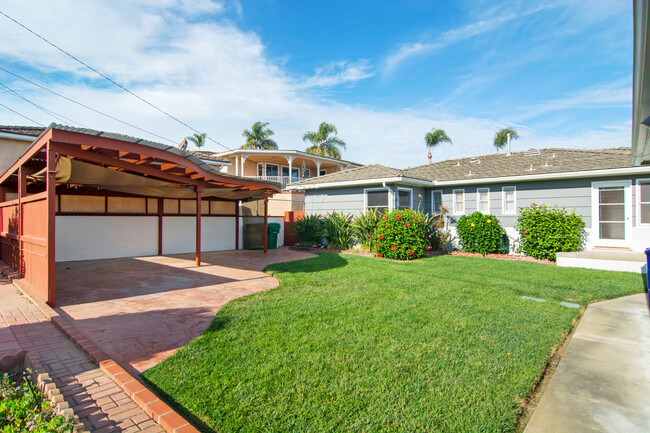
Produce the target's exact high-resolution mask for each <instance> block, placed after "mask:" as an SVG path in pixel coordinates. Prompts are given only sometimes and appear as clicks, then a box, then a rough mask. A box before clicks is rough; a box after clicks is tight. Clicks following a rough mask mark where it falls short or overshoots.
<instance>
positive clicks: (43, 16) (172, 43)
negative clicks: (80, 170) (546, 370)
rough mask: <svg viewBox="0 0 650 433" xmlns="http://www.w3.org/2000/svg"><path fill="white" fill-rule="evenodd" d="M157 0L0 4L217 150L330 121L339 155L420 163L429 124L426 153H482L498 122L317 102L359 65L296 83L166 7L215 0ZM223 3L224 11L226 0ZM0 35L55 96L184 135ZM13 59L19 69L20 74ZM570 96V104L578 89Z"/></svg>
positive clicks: (366, 70) (63, 108) (357, 76)
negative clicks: (341, 146) (434, 138)
mask: <svg viewBox="0 0 650 433" xmlns="http://www.w3.org/2000/svg"><path fill="white" fill-rule="evenodd" d="M158 4H159V2H154V1H153V0H141V1H138V2H135V1H124V2H121V3H118V4H116V3H113V2H109V3H97V2H76V1H73V0H60V1H57V2H56V4H54V3H52V2H48V1H45V0H43V1H40V2H39V1H36V0H31V1H25V0H22V1H18V0H13V1H6V2H3V7H2V10H3V11H4V12H6V13H8V14H9V15H11V16H14V17H15V18H16V19H18V20H20V21H23V22H24V23H25V24H26V25H27V26H29V27H31V28H33V29H35V30H38V31H39V33H42V34H43V35H44V36H46V37H48V38H50V39H51V40H52V41H53V42H55V43H57V44H59V45H60V46H62V47H64V48H65V49H67V50H69V51H70V52H71V53H73V54H74V55H76V56H78V57H79V58H81V59H83V60H84V61H87V62H88V63H89V64H91V65H93V66H96V67H97V68H98V69H99V70H101V71H102V72H105V73H106V74H107V75H109V76H111V77H113V78H115V79H116V80H118V81H119V82H121V83H124V84H126V86H127V87H129V88H130V89H131V90H133V91H134V92H136V93H137V94H139V95H140V96H142V97H144V98H145V99H147V100H149V101H151V102H152V103H154V104H155V105H157V106H159V107H161V108H162V109H164V110H166V111H169V112H171V113H173V114H174V115H175V116H177V117H179V118H181V119H183V120H184V121H185V122H187V123H189V124H190V125H193V126H194V127H195V128H197V129H198V130H200V131H205V132H207V133H208V136H209V137H212V138H214V139H216V140H218V141H219V142H221V143H223V144H225V145H226V146H227V147H229V148H234V147H238V146H239V145H241V144H242V138H241V131H242V130H244V129H246V128H250V126H251V125H252V124H253V123H254V122H255V121H257V120H261V121H266V122H270V125H269V126H270V127H271V128H272V129H273V130H274V131H275V132H276V136H275V138H276V140H277V141H278V143H279V144H280V146H281V147H282V148H287V149H304V148H305V147H306V145H305V144H304V143H303V142H302V135H303V133H304V132H305V131H307V130H314V129H315V128H317V126H318V124H319V123H320V122H322V121H328V122H331V123H334V124H335V125H336V126H337V128H338V130H339V134H340V137H341V138H343V139H344V140H345V141H346V142H347V143H348V150H347V151H346V152H345V153H344V155H343V157H344V158H345V159H350V160H354V161H359V162H363V163H373V162H378V163H382V164H385V165H389V166H393V167H399V168H401V167H407V166H412V165H419V164H423V163H425V162H426V147H425V145H424V134H425V133H426V132H427V131H429V130H431V128H433V127H437V128H443V129H445V130H446V131H447V133H448V134H449V135H450V136H451V138H452V140H453V142H454V144H453V145H444V146H441V147H440V148H437V149H435V150H434V158H435V159H444V158H449V157H456V156H459V155H475V154H485V153H491V152H493V148H492V146H491V142H492V138H493V134H494V131H495V130H496V129H497V127H498V126H500V125H498V124H497V122H496V121H495V120H486V119H481V118H475V117H472V116H471V115H459V116H453V115H450V114H449V113H448V112H445V111H444V110H443V109H441V108H438V107H424V108H421V109H417V110H408V109H404V108H402V107H395V108H393V109H390V110H378V109H374V108H371V107H366V106H361V105H349V104H341V103H332V102H323V101H322V100H319V99H318V98H316V97H314V96H313V93H314V92H312V89H314V88H328V87H332V86H335V85H345V84H352V83H355V82H358V81H360V80H364V79H367V78H368V77H370V76H371V75H372V74H373V68H372V66H371V62H370V61H369V60H359V61H354V62H349V61H339V62H334V63H330V64H328V65H326V66H324V67H322V68H320V69H318V70H316V71H315V74H314V75H313V76H312V77H310V78H307V79H304V80H302V81H300V82H297V81H296V79H295V77H294V76H292V75H290V74H289V73H287V72H286V71H285V70H284V69H283V67H282V65H279V64H278V63H277V62H274V61H271V60H270V59H269V58H268V56H267V54H266V52H265V46H264V44H263V42H262V41H261V40H260V38H259V36H258V35H256V34H254V33H251V32H245V31H242V30H241V29H240V28H238V27H237V26H236V25H234V24H233V23H232V22H231V21H229V20H227V19H223V20H221V19H211V20H209V21H207V20H196V16H194V15H192V16H189V15H187V14H189V12H185V13H181V14H177V13H175V12H177V11H178V10H180V9H179V8H181V9H183V10H186V11H188V10H189V11H198V10H206V8H207V10H210V11H212V12H211V13H214V14H220V13H226V12H223V9H221V8H222V5H221V4H220V3H213V2H208V1H205V0H194V1H191V0H185V1H180V0H166V1H165V2H164V3H162V6H160V7H159V6H158ZM228 8H231V6H226V9H228ZM34 11H38V13H35V12H34ZM97 17H102V19H101V20H99V19H97ZM226 18H227V17H226ZM490 25H493V26H494V25H496V24H494V23H492V24H490V23H488V22H486V23H483V24H481V23H480V22H479V23H477V24H476V25H475V26H473V27H469V26H468V27H467V28H466V29H464V30H463V31H456V32H449V34H448V35H447V36H446V38H447V43H449V41H453V40H459V39H461V38H463V37H471V35H476V34H480V32H484V31H487V29H488V28H489V27H490ZM0 39H1V40H3V41H5V43H3V44H0V56H2V58H3V60H4V63H3V66H5V67H7V68H9V69H12V70H14V71H15V72H17V73H20V74H28V75H29V76H30V77H31V78H32V79H35V81H38V82H40V83H43V84H45V85H48V86H50V87H51V88H52V89H53V90H56V91H57V92H60V93H62V94H65V95H67V96H69V97H71V98H73V99H76V100H78V101H80V102H83V103H85V104H87V105H90V106H92V107H94V108H97V109H99V110H102V111H105V112H107V113H109V114H111V115H114V116H116V117H119V118H121V119H124V120H127V121H128V122H130V123H133V124H135V125H138V126H140V127H142V128H144V129H147V130H150V131H153V132H155V133H156V134H159V135H161V136H164V137H168V138H169V139H171V140H172V141H173V142H180V141H181V139H182V138H183V137H184V136H186V135H188V134H191V133H192V131H190V130H187V128H185V127H183V126H181V125H179V124H178V123H176V122H174V121H173V120H171V119H169V118H167V117H165V116H164V115H162V114H161V113H159V112H157V111H155V110H153V109H151V108H150V107H148V106H146V105H145V104H143V103H141V102H140V101H138V100H136V99H135V98H133V97H132V96H131V95H128V94H126V93H124V92H122V91H120V90H119V89H116V88H115V87H113V86H111V85H109V84H108V83H106V82H105V81H103V80H101V79H98V78H97V77H96V76H95V75H94V74H92V73H91V72H89V71H88V70H86V69H84V68H82V67H80V65H78V64H77V63H75V62H73V61H72V60H70V59H69V58H67V57H66V56H64V55H62V54H61V53H59V52H58V51H56V50H55V49H53V48H52V47H50V46H48V45H46V44H44V43H43V42H42V41H40V40H38V39H37V38H35V37H33V36H32V35H30V34H29V33H27V32H25V31H24V30H22V29H20V28H19V27H17V26H15V25H13V24H12V23H10V22H8V21H6V20H5V19H4V18H3V17H0ZM413 49H414V50H416V51H417V50H418V49H423V48H418V47H414V48H413ZM17 65H25V69H22V66H21V67H20V68H19V67H18V66H17ZM38 71H40V72H38ZM34 77H37V78H34ZM61 77H63V79H61ZM10 79H11V77H10V76H8V75H6V74H4V73H2V72H0V81H2V82H5V83H7V84H9V80H10ZM18 83H20V82H19V81H18V82H14V83H11V86H10V87H12V88H16V90H19V91H21V92H23V93H24V94H25V96H27V97H29V98H31V99H33V100H34V101H35V102H36V103H38V104H41V105H43V106H44V107H47V108H49V109H51V110H52V111H56V112H58V113H61V114H63V115H65V116H67V117H70V118H72V119H75V120H76V121H78V122H80V123H83V124H84V125H88V126H89V127H91V128H94V129H100V130H106V131H115V132H121V133H125V134H130V135H134V136H138V137H143V138H149V139H155V140H157V141H160V139H158V138H155V137H151V136H148V135H147V134H145V133H143V132H142V131H139V130H136V129H133V128H130V127H127V126H125V125H123V124H120V123H117V122H115V121H112V120H109V119H106V118H104V117H102V116H99V115H97V114H95V113H92V112H88V111H86V110H84V109H83V108H81V107H79V106H76V105H74V104H71V103H69V102H66V101H64V100H61V99H59V98H57V97H55V96H53V95H51V94H48V93H45V92H43V91H42V90H38V89H34V88H32V87H30V86H29V85H26V84H24V83H21V84H20V85H19V86H18ZM594 92H596V93H597V90H593V91H592V96H593V93H594ZM617 95H618V94H617V90H616V89H614V88H613V89H611V90H610V93H608V92H607V91H604V93H601V94H600V96H599V97H600V98H601V99H602V100H603V101H606V100H607V99H608V98H609V99H611V100H613V101H620V99H617V98H619V97H620V95H619V96H617ZM570 96H573V97H574V98H577V99H579V98H578V96H579V95H570ZM583 100H584V95H583ZM553 102H554V101H549V102H547V103H546V104H547V105H548V107H546V108H544V107H531V111H532V110H533V109H537V110H542V109H551V105H552V103H553ZM3 103H5V104H6V105H9V106H11V107H12V108H14V109H16V110H18V111H20V112H22V113H24V114H25V115H27V116H29V117H32V118H34V119H36V120H38V121H39V122H41V123H44V124H49V123H50V122H51V121H52V120H53V119H52V118H51V117H49V116H47V115H45V114H44V113H42V112H39V111H38V110H37V109H35V108H34V107H31V106H28V105H27V104H22V103H19V102H18V101H16V100H14V99H8V98H5V97H4V95H3ZM556 105H557V104H556ZM0 113H1V115H2V121H1V122H0V123H5V124H9V123H15V124H24V123H25V120H24V119H22V118H20V117H18V116H16V115H14V114H12V113H10V112H6V111H5V110H4V109H3V108H2V107H0ZM622 131H623V130H622V129H620V128H619V129H616V130H613V131H612V130H599V131H596V132H593V133H589V134H588V133H585V134H582V135H580V134H579V135H577V136H575V137H544V136H540V135H539V134H537V133H536V132H535V131H532V130H527V131H526V134H525V135H524V136H523V137H522V139H521V140H519V141H518V142H517V145H528V146H529V147H530V146H532V145H533V144H538V143H542V142H546V141H553V143H556V144H557V145H566V146H578V145H580V146H583V145H584V147H599V146H600V145H601V144H603V145H604V143H606V142H607V143H608V144H609V145H610V146H612V145H626V144H627V143H628V142H629V137H628V138H626V139H625V140H623V138H625V137H624V135H625V134H623V132H622ZM628 134H629V133H628ZM554 145H555V144H554ZM206 147H207V149H208V150H213V151H219V150H223V149H222V148H220V147H219V146H217V145H216V144H215V143H212V142H208V145H207V146H206Z"/></svg>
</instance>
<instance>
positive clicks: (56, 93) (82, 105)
mask: <svg viewBox="0 0 650 433" xmlns="http://www.w3.org/2000/svg"><path fill="white" fill-rule="evenodd" d="M0 70H2V71H4V72H6V73H8V74H11V75H13V76H14V77H16V78H19V79H21V80H23V81H26V82H28V83H29V84H32V85H34V86H36V87H39V88H41V89H43V90H45V91H47V92H50V93H52V94H53V95H56V96H58V97H60V98H63V99H65V100H66V101H70V102H72V103H73V104H77V105H79V106H80V107H83V108H86V109H88V110H90V111H93V112H95V113H97V114H101V115H102V116H105V117H108V118H109V119H111V120H115V121H116V122H120V123H122V124H123V125H126V126H130V127H131V128H135V129H137V130H139V131H142V132H144V133H147V134H150V135H152V136H154V137H158V138H160V139H161V140H165V141H168V142H170V143H173V144H177V143H176V142H175V141H174V140H171V139H169V138H166V137H163V136H162V135H158V134H156V133H153V132H151V131H147V130H146V129H143V128H140V127H139V126H135V125H133V124H132V123H129V122H125V121H124V120H120V119H118V118H117V117H113V116H111V115H110V114H106V113H104V112H102V111H99V110H96V109H94V108H92V107H89V106H88V105H86V104H82V103H81V102H78V101H75V100H74V99H72V98H68V97H67V96H65V95H62V94H60V93H58V92H55V91H54V90H51V89H49V88H47V87H45V86H43V85H41V84H38V83H35V82H33V81H31V80H28V79H27V78H25V77H23V76H20V75H18V74H16V73H14V72H11V71H10V70H8V69H5V68H3V67H2V66H0Z"/></svg>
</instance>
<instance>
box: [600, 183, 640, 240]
mask: <svg viewBox="0 0 650 433" xmlns="http://www.w3.org/2000/svg"><path fill="white" fill-rule="evenodd" d="M631 185H632V181H630V180H615V181H610V182H592V184H591V215H592V221H593V224H592V236H593V244H594V246H595V247H631V246H632V242H631V241H632V239H631V236H632V193H631V188H632V187H631Z"/></svg>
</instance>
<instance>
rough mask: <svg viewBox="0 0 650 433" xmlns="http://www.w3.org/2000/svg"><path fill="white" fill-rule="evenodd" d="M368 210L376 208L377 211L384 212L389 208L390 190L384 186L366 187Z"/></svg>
mask: <svg viewBox="0 0 650 433" xmlns="http://www.w3.org/2000/svg"><path fill="white" fill-rule="evenodd" d="M364 192H365V198H366V206H365V207H366V210H368V209H375V210H376V211H377V212H379V213H382V212H384V211H385V210H387V209H388V190H386V189H384V188H379V189H366V190H364Z"/></svg>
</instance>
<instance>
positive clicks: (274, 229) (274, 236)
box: [266, 223, 280, 249]
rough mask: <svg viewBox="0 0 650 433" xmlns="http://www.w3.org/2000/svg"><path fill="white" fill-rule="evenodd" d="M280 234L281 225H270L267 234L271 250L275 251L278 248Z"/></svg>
mask: <svg viewBox="0 0 650 433" xmlns="http://www.w3.org/2000/svg"><path fill="white" fill-rule="evenodd" d="M278 234H280V224H278V223H269V228H268V231H267V234H266V236H267V239H268V241H267V242H268V248H269V249H275V248H277V247H278Z"/></svg>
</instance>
